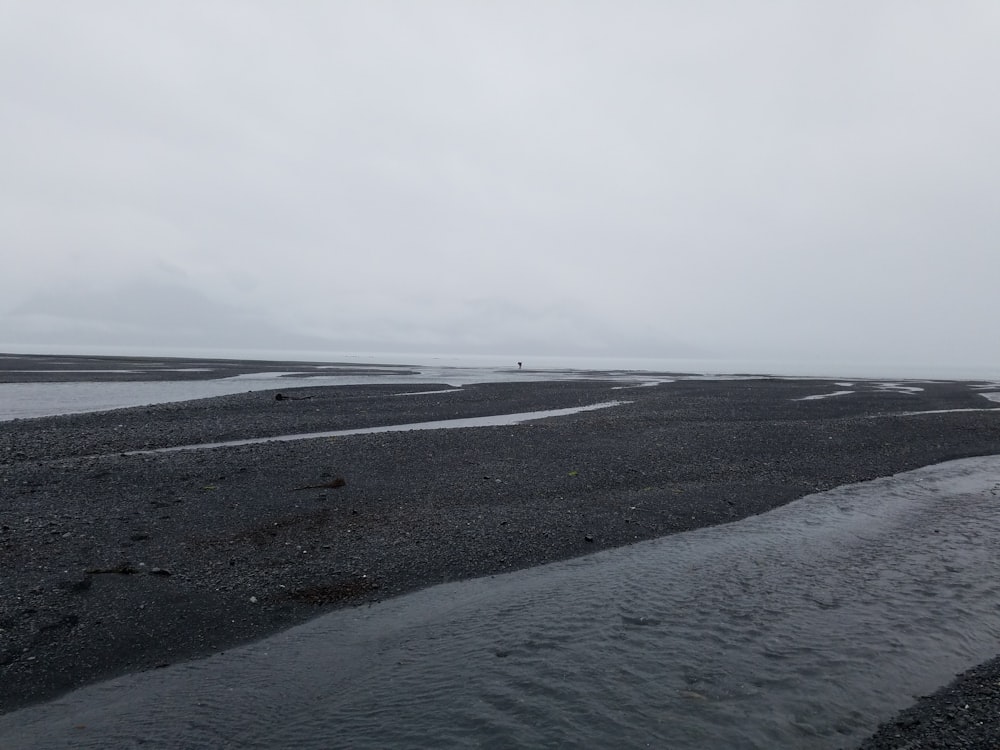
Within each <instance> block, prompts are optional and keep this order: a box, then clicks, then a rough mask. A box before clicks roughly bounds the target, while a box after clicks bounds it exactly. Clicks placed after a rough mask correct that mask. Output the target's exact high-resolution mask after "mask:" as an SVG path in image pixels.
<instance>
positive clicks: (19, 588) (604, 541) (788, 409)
mask: <svg viewBox="0 0 1000 750" xmlns="http://www.w3.org/2000/svg"><path fill="white" fill-rule="evenodd" d="M271 364H273V363H271ZM241 368H244V369H241ZM22 369H31V368H27V367H24V368H22ZM38 369H41V368H38ZM232 369H233V371H234V372H235V371H249V370H254V369H257V368H255V367H253V366H252V365H249V364H245V363H244V364H234V365H232ZM12 371H13V370H8V371H7V372H6V374H5V378H6V379H7V382H16V381H17V380H18V379H19V380H21V381H25V380H30V378H31V377H32V375H31V374H30V373H23V372H22V373H21V374H12ZM162 376H163V377H168V375H167V374H166V373H164V374H163V375H162ZM192 376H193V373H192ZM47 377H55V375H51V374H50V375H48V376H47ZM76 377H79V376H76ZM145 377H147V378H148V377H149V373H146V375H145ZM594 377H595V378H596V379H594V380H572V381H559V382H532V383H518V382H508V383H497V384H480V385H471V386H466V387H464V388H463V389H461V390H460V391H458V392H449V393H440V394H434V393H429V394H420V395H406V396H401V395H397V394H400V393H402V392H405V391H407V390H411V391H427V390H433V386H427V387H425V386H422V385H421V386H420V387H417V388H413V387H410V388H407V387H401V386H399V385H389V384H384V385H368V386H344V387H324V388H295V387H291V388H289V387H288V386H289V385H292V386H294V385H296V384H295V383H282V384H281V386H282V387H281V388H276V389H275V390H274V391H260V392H255V393H246V394H239V395H233V396H225V397H219V398H211V399H203V400H199V401H190V402H184V403H176V404H160V405H155V406H148V407H138V408H130V409H120V410H115V411H111V412H99V413H92V414H79V415H69V416H60V417H46V418H39V419H29V420H18V421H11V422H0V494H2V501H0V566H2V570H3V589H4V593H3V596H2V597H0V628H2V630H0V712H6V711H10V710H12V709H15V708H17V707H19V706H24V705H27V704H30V703H33V702H37V701H42V700H46V699H49V698H52V697H55V696H57V695H59V694H60V693H62V692H65V691H67V690H71V689H73V688H76V687H78V686H81V685H84V684H87V683H91V682H94V681H97V680H100V679H104V678H107V677H110V676H113V675H118V674H122V673H125V672H129V671H135V670H144V669H152V668H155V667H158V666H161V665H164V664H169V663H174V662H177V661H181V660H186V659H191V658H194V657H198V656H203V655H207V654H211V653H215V652H218V651H221V650H225V649H227V648H230V647H232V646H234V645H236V644H239V643H243V642H246V641H249V640H254V639H258V638H260V637H262V636H265V635H267V634H269V633H272V632H274V631H276V630H278V629H281V628H284V627H287V626H289V625H292V624H294V623H297V622H301V621H302V620H304V619H306V618H310V617H313V616H315V615H316V614H319V613H321V612H324V611H327V610H329V609H331V608H335V607H342V606H353V605H358V604H363V603H365V602H369V601H373V600H378V599H382V598H386V597H391V596H395V595H398V594H400V593H403V592H407V591H412V590H415V589H418V588H421V587H425V586H428V585H432V584H435V583H439V582H442V581H448V580H456V579H461V578H468V577H473V576H481V575H486V574H491V573H499V572H505V571H509V570H513V569H517V568H523V567H527V566H532V565H538V564H541V563H545V562H550V561H553V560H559V559H565V558H568V557H572V556H576V555H582V554H587V553H590V552H593V551H596V550H598V549H602V548H608V547H614V546H619V545H623V544H629V543H631V542H634V541H637V540H640V539H649V538H653V537H657V536H662V535H665V534H671V533H675V532H678V531H684V530H688V529H693V528H698V527H701V526H705V525H710V524H718V523H723V522H727V521H732V520H736V519H739V518H743V517H746V516H748V515H752V514H756V513H761V512H763V511H766V510H768V509H770V508H773V507H775V506H778V505H781V504H783V503H787V502H789V501H791V500H793V499H795V498H798V497H801V496H803V495H806V494H810V493H813V492H816V491H819V490H824V489H829V488H832V487H835V486H837V485H842V484H846V483H851V482H858V481H863V480H867V479H873V478H875V477H880V476H887V475H891V474H894V473H898V472H901V471H906V470H909V469H913V468H917V467H920V466H925V465H928V464H933V463H937V462H941V461H947V460H950V459H955V458H962V457H967V456H975V455H987V454H997V453H1000V413H997V412H996V411H992V412H990V411H959V412H943V413H934V414H908V413H909V412H919V411H932V410H951V409H970V410H972V409H975V410H979V409H984V408H989V407H991V406H995V404H993V403H991V402H989V401H987V400H986V399H984V398H983V397H982V395H980V393H979V392H977V391H976V390H975V389H974V388H973V387H972V386H974V385H975V384H970V383H955V382H933V383H919V384H917V385H919V386H920V387H921V388H922V389H923V390H921V391H917V392H906V391H903V390H900V389H891V388H888V389H887V388H885V387H882V386H881V385H880V383H878V382H875V381H872V382H865V381H856V382H855V384H854V385H853V386H851V387H850V390H854V391H855V392H854V393H852V394H850V395H847V396H838V397H833V398H824V399H815V400H800V399H802V398H803V397H807V396H814V395H818V394H824V393H832V392H834V391H842V390H848V388H846V387H844V386H842V385H838V384H835V383H833V382H828V381H821V380H784V379H766V378H761V379H749V380H725V381H710V380H684V381H678V382H673V383H664V384H661V385H657V386H653V387H634V388H627V389H621V388H620V386H621V385H622V384H621V383H620V382H612V381H610V380H602V379H600V375H599V374H595V375H594ZM12 379H14V380H12ZM447 388H448V386H446V385H441V386H440V389H442V390H444V389H447ZM278 391H280V392H281V393H282V394H283V395H284V396H289V397H291V398H283V399H281V400H277V399H276V398H275V394H276V393H277V392H278ZM307 397H308V398H307ZM610 400H627V401H629V402H630V403H626V404H622V405H620V406H616V407H613V408H609V409H603V410H599V411H590V412H581V413H578V414H574V415H570V416H562V417H557V418H551V419H545V420H541V421H535V422H530V423H525V424H521V425H515V426H506V427H485V428H465V429H447V430H435V431H423V432H392V433H374V434H367V435H358V436H352V437H341V438H319V439H312V440H299V441H291V442H271V443H260V444H254V445H244V446H238V447H227V448H215V449H210V450H191V451H178V452H169V453H154V452H141V453H131V452H132V451H147V450H153V449H157V448H166V447H171V446H180V445H190V444H197V443H203V442H217V441H222V440H236V439H243V438H256V437H268V436H277V435H285V434H291V433H307V432H315V431H325V430H338V429H351V428H361V427H371V426H379V425H389V424H408V423H415V422H425V421H432V420H444V419H454V418H460V417H474V416H488V415H495V414H505V413H513V412H525V411H533V410H543V409H557V408H564V407H575V406H586V405H590V404H595V403H599V402H605V401H610ZM341 480H342V481H341ZM998 650H1000V645H998ZM998 684H1000V668H998V664H997V662H993V663H991V664H988V665H984V666H982V667H981V668H979V669H978V670H973V671H972V672H970V673H968V674H967V675H966V676H965V677H964V678H963V680H961V681H958V682H956V683H955V685H953V686H951V687H950V688H949V689H948V690H947V691H943V692H942V693H940V694H936V695H935V696H932V697H930V698H927V699H925V700H924V701H922V702H921V703H919V704H918V705H917V706H916V707H915V708H914V709H913V711H912V712H910V713H907V714H904V715H902V716H901V717H899V718H898V719H897V720H896V721H894V722H891V723H890V724H887V725H886V727H884V728H883V730H882V732H881V733H880V734H879V735H878V736H877V737H875V738H873V739H872V740H871V741H870V743H869V744H867V745H865V747H870V748H889V747H899V748H902V747H910V748H916V747H994V746H1000V716H998V708H997V706H998V701H997V698H998V687H997V686H998ZM965 706H968V708H965ZM935 742H938V743H942V742H944V743H946V744H933V743H935ZM962 743H965V744H962Z"/></svg>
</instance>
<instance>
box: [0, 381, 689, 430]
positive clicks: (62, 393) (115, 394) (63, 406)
mask: <svg viewBox="0 0 1000 750" xmlns="http://www.w3.org/2000/svg"><path fill="white" fill-rule="evenodd" d="M586 377H593V373H586V372H582V371H581V372H568V371H566V372H564V371H551V372H544V371H540V372H534V373H520V372H516V371H513V372H512V371H507V370H490V369H486V368H483V369H472V368H465V369H460V368H424V369H422V370H421V371H420V372H419V373H418V374H413V373H412V372H409V371H404V372H394V371H392V370H391V369H387V370H386V372H385V373H384V374H379V375H370V374H369V375H309V376H308V377H301V376H299V374H296V373H291V372H289V373H275V372H262V373H251V374H246V375H239V376H236V377H231V378H220V379H216V380H164V381H131V382H129V381H124V382H113V381H108V382H98V383H88V382H69V383H0V421H3V420H8V419H27V418H30V417H43V416H48V415H54V414H76V413H81V412H90V411H104V410H107V409H119V408H122V407H127V406H147V405H149V404H163V403H171V402H175V401H189V400H192V399H197V398H209V397H212V396H228V395H230V394H233V393H246V392H248V391H263V390H275V389H281V388H303V387H306V386H344V385H372V384H385V385H390V384H400V385H401V386H411V385H415V384H431V383H433V384H446V385H451V386H456V387H460V386H463V385H471V384H473V383H502V382H519V383H526V382H536V381H549V380H572V379H580V378H586ZM601 377H602V378H603V379H608V380H620V381H622V382H631V381H634V380H642V381H649V380H650V376H649V375H648V374H646V375H639V374H633V373H614V374H602V375H601ZM656 382H670V380H669V379H668V378H659V379H656Z"/></svg>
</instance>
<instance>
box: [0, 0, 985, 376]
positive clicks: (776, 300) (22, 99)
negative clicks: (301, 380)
mask: <svg viewBox="0 0 1000 750" xmlns="http://www.w3.org/2000/svg"><path fill="white" fill-rule="evenodd" d="M998 39H1000V3H997V2H996V0H983V2H967V1H963V0H957V1H956V2H948V3H943V2H938V1H937V0H934V1H933V2H929V1H924V0H898V1H897V2H880V1H879V0H859V1H856V2H854V1H851V0H846V1H845V0H829V1H826V2H808V1H806V0H789V1H787V2H778V1H775V2H763V1H759V2H751V1H750V0H738V1H737V0H733V1H731V2H725V1H723V0H699V2H669V1H668V0H658V1H656V2H640V1H633V2H628V1H618V0H616V1H614V2H610V1H609V2H588V1H587V0H573V1H567V2H558V1H556V0H531V1H530V2H517V1H516V0H514V1H511V0H503V1H502V2H501V1H500V0H497V1H496V2H474V1H473V0H460V1H456V2H445V1H440V0H424V1H415V0H405V1H404V0H399V1H398V2H380V1H379V0H357V1H340V2H338V1H336V0H332V1H330V2H307V1H305V0H300V1H299V2H294V3H278V2H263V1H261V2H254V1H253V0H239V1H238V2H237V1H236V0H232V1H230V0H214V1H213V0H197V1H196V2H185V1H183V0H170V1H169V2H167V1H166V0H164V1H163V2H152V1H150V2H133V1H132V0H127V1H122V2H114V1H112V0H89V1H88V2H75V1H72V0H67V1H66V2H54V1H51V0H25V1H24V2H18V1H17V0H4V2H2V3H0V107H2V110H0V111H2V116H0V247H2V248H3V253H4V264H3V268H4V270H3V273H2V275H0V343H5V344H7V343H15V344H16V343H30V342H42V343H47V342H50V341H51V342H56V343H70V342H75V343H91V342H93V343H97V344H103V343H107V344H114V343H117V344H122V343H125V344H128V343H135V342H143V343H154V344H155V343H157V342H163V343H172V344H178V343H185V342H186V343H191V344H197V345H206V344H207V345H214V346H220V347H233V346H248V345H259V346H261V347H272V346H275V345H278V344H280V342H287V343H289V344H295V345H301V344H304V343H308V342H310V341H315V339H309V338H307V337H310V336H313V337H322V338H326V339H329V340H330V341H331V343H332V345H335V346H340V347H341V348H367V349H372V350H399V349H401V348H404V347H405V348H409V349H413V350H421V351H498V352H500V351H502V352H513V353H530V352H545V353H548V354H574V353H621V354H632V355H640V356H642V355H644V356H650V357H660V356H673V355H685V354H713V355H723V356H733V355H747V354H760V355H764V356H772V355H773V356H798V357H803V358H809V357H820V358H823V359H836V358H838V357H845V358H850V359H852V360H870V361H901V360H905V361H914V362H921V361H923V362H929V363H997V362H1000V354H998V348H997V344H998V336H997V322H996V321H997V317H998V316H997V311H998V303H997V298H996V288H997V280H998V278H1000V253H998V252H997V238H998V237H1000V232H998V230H1000V137H998V135H997V134H998V133H1000V96H998V95H997V83H998V75H1000V73H998V71H1000V44H998V43H997V40H998Z"/></svg>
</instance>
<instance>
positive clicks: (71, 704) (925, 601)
mask: <svg viewBox="0 0 1000 750" xmlns="http://www.w3.org/2000/svg"><path fill="white" fill-rule="evenodd" d="M998 495H1000V457H988V458H977V459H969V460H964V461H956V462H951V463H947V464H942V465H940V466H938V467H930V468H926V469H921V470H918V471H914V472H910V473H908V474H902V475H899V476H897V477H893V478H888V479H881V480H876V481H874V482H869V483H864V484H859V485H852V486H847V487H842V488H839V489H837V490H834V491H831V492H827V493H823V494H820V495H813V496H810V497H807V498H803V499H802V500H799V501H796V502H794V503H791V504H789V505H787V506H785V507H782V508H779V509H777V510H774V511H772V512H769V513H767V514H764V515H761V516H757V517H753V518H749V519H746V520H744V521H740V522H737V523H733V524H728V525H725V526H719V527H715V528H709V529H701V530H698V531H693V532H689V533H684V534H679V535H675V536H671V537H666V538H664V539H660V540H656V541H652V542H645V543H641V544H638V545H634V546H631V547H627V548H622V549H617V550H611V551H606V552H601V553H598V554H595V555H592V556H589V557H585V558H580V559H576V560H573V561H569V562H565V563H558V564H554V565H549V566H544V567H540V568H534V569H531V570H527V571H523V572H519V573H514V574H510V575H505V576H497V577H492V578H483V579H479V580H474V581H468V582H462V583H456V584H450V585H445V586H438V587H434V588H431V589H427V590H425V591H422V592H418V593H416V594H413V595H409V596H405V597H400V598H398V599H394V600H390V601H387V602H385V603H382V604H379V605H376V606H372V607H370V608H359V609H352V610H346V611H341V612H336V613H332V614H330V615H326V616H323V617H321V618H318V619H316V620H314V621H312V622H310V623H307V624H305V625H303V626H300V627H297V628H294V629H292V630H289V631H286V632H285V633H282V634H280V635H278V636H276V637H273V638H270V639H268V640H265V641H262V642H259V643H257V644H254V645H252V646H248V647H244V648H240V649H234V650H232V651H229V652H227V653H225V654H221V655H219V656H216V657H213V658H210V659H205V660H201V661H196V662H190V663H187V664H181V665H177V666H174V667H171V668H167V669H162V670H155V671H151V672H147V673H143V674H138V675H132V676H127V677H123V678H120V679H117V680H113V681H111V682H107V683H104V684H101V685H96V686H92V687H90V688H86V689H84V690H81V691H78V692H77V693H74V694H71V695H69V696H66V697H65V698H63V699H61V700H59V701H55V702H53V703H50V704H46V705H41V706H36V707H33V708H29V709H26V710H22V711H19V712H15V713H13V714H8V715H6V716H3V717H0V747H18V748H55V747H59V748H62V747H93V748H105V747H138V746H140V745H141V746H143V747H233V748H236V747H239V748H244V747H246V748H284V747H301V748H331V747H337V748H348V747H350V748H365V747H368V748H385V747H412V748H439V747H497V748H506V747H657V748H662V747H670V748H727V749H730V748H837V747H850V746H851V745H853V744H856V743H857V742H858V741H860V740H861V739H862V738H863V737H864V736H866V735H867V734H868V733H870V732H871V731H872V730H873V729H874V727H875V726H876V725H877V724H878V723H879V722H880V721H882V720H885V719H887V718H889V717H890V716H891V715H892V714H893V713H894V712H895V711H896V710H898V709H899V708H901V707H903V706H905V705H907V704H909V703H910V702H911V701H912V698H913V696H914V695H916V694H921V693H926V692H929V691H931V690H933V689H934V688H936V687H937V686H939V685H941V684H943V683H944V682H947V681H948V680H949V679H950V678H951V676H952V675H953V674H954V673H956V672H958V671H960V670H963V669H965V668H967V667H969V666H971V665H972V664H974V663H977V662H979V661H982V660H984V659H985V658H988V657H992V656H993V655H994V654H995V653H996V651H997V644H998V641H1000V576H998V575H997V573H998V570H997V560H998V559H1000V554H998V553H1000V496H998Z"/></svg>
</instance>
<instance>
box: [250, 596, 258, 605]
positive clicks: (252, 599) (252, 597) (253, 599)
mask: <svg viewBox="0 0 1000 750" xmlns="http://www.w3.org/2000/svg"><path fill="white" fill-rule="evenodd" d="M250 603H251V604H256V603H257V597H256V596H251V597H250Z"/></svg>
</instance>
